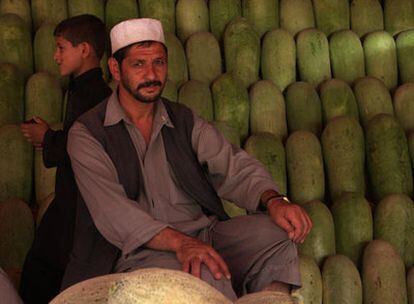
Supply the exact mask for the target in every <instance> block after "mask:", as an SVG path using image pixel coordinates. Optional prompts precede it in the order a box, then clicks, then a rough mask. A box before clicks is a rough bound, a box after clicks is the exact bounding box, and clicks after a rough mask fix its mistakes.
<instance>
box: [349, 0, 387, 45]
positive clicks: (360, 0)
mask: <svg viewBox="0 0 414 304" xmlns="http://www.w3.org/2000/svg"><path fill="white" fill-rule="evenodd" d="M350 11H351V29H352V31H354V32H355V33H356V34H357V35H358V36H359V37H363V36H365V35H366V34H368V33H371V32H374V31H381V30H384V14H383V11H382V6H381V3H380V1H378V0H352V2H351V4H350Z"/></svg>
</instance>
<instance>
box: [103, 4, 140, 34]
mask: <svg viewBox="0 0 414 304" xmlns="http://www.w3.org/2000/svg"><path fill="white" fill-rule="evenodd" d="M138 17H139V9H138V3H137V1H136V0H106V4H105V24H106V29H107V30H108V32H109V31H110V30H111V29H112V27H113V26H114V25H115V24H117V23H119V22H121V21H124V20H127V19H132V18H138Z"/></svg>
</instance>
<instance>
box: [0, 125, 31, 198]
mask: <svg viewBox="0 0 414 304" xmlns="http://www.w3.org/2000/svg"><path fill="white" fill-rule="evenodd" d="M0 151H1V157H0V170H1V171H0V172H2V174H1V175H0V201H4V200H6V199H9V198H20V199H23V200H24V201H27V202H28V201H29V200H30V198H31V194H32V167H33V148H32V145H31V144H29V143H28V142H27V141H26V139H25V138H24V137H23V135H22V133H21V131H20V127H19V125H14V124H11V125H5V126H2V127H0Z"/></svg>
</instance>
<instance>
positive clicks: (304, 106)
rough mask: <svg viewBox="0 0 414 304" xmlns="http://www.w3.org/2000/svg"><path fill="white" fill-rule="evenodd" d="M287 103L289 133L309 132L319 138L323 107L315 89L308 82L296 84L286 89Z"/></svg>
mask: <svg viewBox="0 0 414 304" xmlns="http://www.w3.org/2000/svg"><path fill="white" fill-rule="evenodd" d="M285 101H286V117H287V123H288V129H289V133H292V132H294V131H296V130H307V131H310V132H312V133H314V134H315V135H317V136H319V134H320V132H321V129H322V109H321V108H322V106H321V101H320V99H319V96H318V93H317V92H316V90H315V88H314V87H313V86H312V85H311V84H309V83H306V82H295V83H293V84H291V85H290V86H289V87H288V88H287V89H286V95H285Z"/></svg>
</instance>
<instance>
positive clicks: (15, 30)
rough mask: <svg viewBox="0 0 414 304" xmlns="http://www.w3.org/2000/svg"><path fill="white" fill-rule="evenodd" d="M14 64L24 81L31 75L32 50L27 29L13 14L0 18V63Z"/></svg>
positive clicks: (20, 19) (21, 20)
mask: <svg viewBox="0 0 414 304" xmlns="http://www.w3.org/2000/svg"><path fill="white" fill-rule="evenodd" d="M2 62H8V63H11V64H14V65H15V66H16V67H17V68H18V69H19V70H20V72H21V73H22V75H23V77H24V79H26V78H27V77H28V76H29V75H30V74H32V73H33V49H32V38H31V34H30V32H29V28H28V27H27V25H26V23H25V22H24V21H23V19H22V18H20V17H19V16H17V15H15V14H5V15H2V16H0V63H2Z"/></svg>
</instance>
